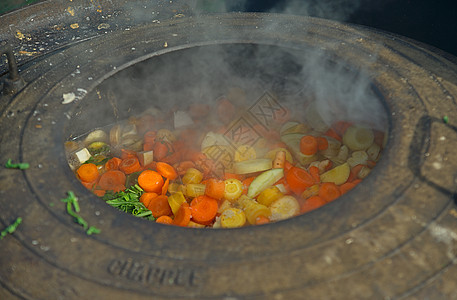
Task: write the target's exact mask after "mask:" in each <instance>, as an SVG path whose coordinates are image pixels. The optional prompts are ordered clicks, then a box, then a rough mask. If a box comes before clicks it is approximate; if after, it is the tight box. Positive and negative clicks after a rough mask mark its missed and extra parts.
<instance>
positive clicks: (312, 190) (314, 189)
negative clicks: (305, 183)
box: [301, 184, 319, 199]
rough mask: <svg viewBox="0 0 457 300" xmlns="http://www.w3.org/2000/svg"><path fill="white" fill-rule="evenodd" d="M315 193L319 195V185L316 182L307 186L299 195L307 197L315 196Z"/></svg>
mask: <svg viewBox="0 0 457 300" xmlns="http://www.w3.org/2000/svg"><path fill="white" fill-rule="evenodd" d="M317 195H319V185H318V184H315V185H312V186H310V187H309V188H307V189H306V190H304V191H303V193H302V194H301V196H302V197H303V198H304V199H308V198H309V197H312V196H317Z"/></svg>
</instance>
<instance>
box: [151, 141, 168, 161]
mask: <svg viewBox="0 0 457 300" xmlns="http://www.w3.org/2000/svg"><path fill="white" fill-rule="evenodd" d="M152 150H153V151H154V160H156V161H161V160H162V159H164V157H165V156H167V155H168V154H169V152H170V149H169V147H168V145H167V142H164V141H156V142H155V143H154V146H153V148H152Z"/></svg>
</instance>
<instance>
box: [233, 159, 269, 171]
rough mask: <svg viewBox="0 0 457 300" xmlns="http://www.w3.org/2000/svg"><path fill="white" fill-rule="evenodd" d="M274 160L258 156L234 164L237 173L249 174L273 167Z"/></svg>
mask: <svg viewBox="0 0 457 300" xmlns="http://www.w3.org/2000/svg"><path fill="white" fill-rule="evenodd" d="M271 164H272V160H271V159H268V158H258V159H251V160H245V161H241V162H237V163H234V164H233V169H234V171H235V173H237V174H249V173H255V172H260V171H265V170H269V169H271V168H272V165H271Z"/></svg>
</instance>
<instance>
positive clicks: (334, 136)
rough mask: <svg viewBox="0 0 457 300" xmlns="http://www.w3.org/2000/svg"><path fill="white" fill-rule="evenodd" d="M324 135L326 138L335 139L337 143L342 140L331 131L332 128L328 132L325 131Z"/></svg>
mask: <svg viewBox="0 0 457 300" xmlns="http://www.w3.org/2000/svg"><path fill="white" fill-rule="evenodd" d="M324 135H326V136H329V137H332V138H334V139H337V140H338V141H340V142H342V141H343V140H342V139H341V136H339V135H338V133H336V132H335V130H333V129H332V128H330V129H329V130H327V131H326V132H325V133H324Z"/></svg>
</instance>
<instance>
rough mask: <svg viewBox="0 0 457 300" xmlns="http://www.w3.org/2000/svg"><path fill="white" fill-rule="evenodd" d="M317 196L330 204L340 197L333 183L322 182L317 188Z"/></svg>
mask: <svg viewBox="0 0 457 300" xmlns="http://www.w3.org/2000/svg"><path fill="white" fill-rule="evenodd" d="M319 196H320V197H321V198H322V199H324V200H325V201H326V202H330V201H333V200H335V199H336V198H338V197H339V196H341V191H340V189H339V188H338V186H337V185H336V184H334V183H333V182H324V183H322V184H321V186H320V188H319Z"/></svg>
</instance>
